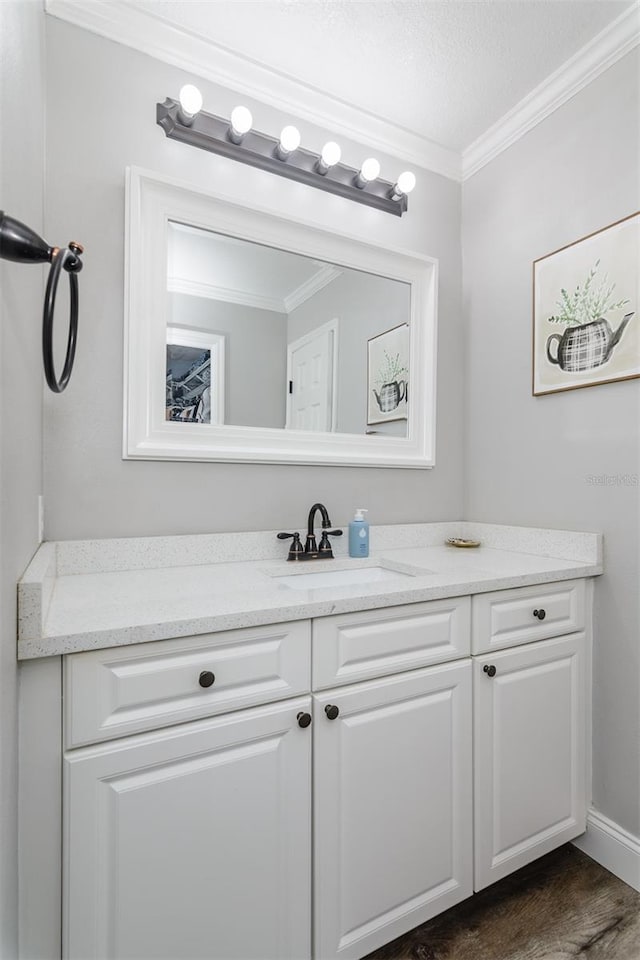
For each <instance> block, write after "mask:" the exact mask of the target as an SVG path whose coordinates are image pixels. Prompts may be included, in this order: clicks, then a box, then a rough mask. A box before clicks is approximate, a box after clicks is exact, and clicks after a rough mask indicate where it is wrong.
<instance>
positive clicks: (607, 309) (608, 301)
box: [532, 212, 640, 397]
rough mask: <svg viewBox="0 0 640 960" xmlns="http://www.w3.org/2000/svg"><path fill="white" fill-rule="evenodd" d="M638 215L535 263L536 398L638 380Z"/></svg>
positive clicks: (604, 228) (609, 226) (633, 215)
mask: <svg viewBox="0 0 640 960" xmlns="http://www.w3.org/2000/svg"><path fill="white" fill-rule="evenodd" d="M638 264H640V212H638V213H633V214H631V215H630V216H628V217H624V218H623V219H622V220H617V221H616V222H615V223H611V224H609V225H608V226H606V227H602V229H600V230H596V231H595V232H594V233H590V234H588V235H587V236H585V237H581V238H580V239H579V240H575V241H574V242H573V243H569V244H567V245H566V246H564V247H560V248H559V249H558V250H554V251H552V252H551V253H548V254H546V255H545V256H544V257H539V258H538V259H537V260H535V261H534V263H533V363H532V380H533V383H532V393H533V396H534V397H539V396H542V395H544V394H548V393H560V392H562V391H565V390H576V389H579V388H581V387H593V386H598V385H600V384H604V383H612V382H614V381H618V380H632V379H635V378H637V377H640V273H639V267H638Z"/></svg>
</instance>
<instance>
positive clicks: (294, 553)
mask: <svg viewBox="0 0 640 960" xmlns="http://www.w3.org/2000/svg"><path fill="white" fill-rule="evenodd" d="M277 537H278V540H289V539H291V540H293V543H292V544H291V546H290V547H289V556H288V557H287V560H299V559H300V557H301V556H302V555H303V554H304V548H303V546H302V544H301V543H300V534H299V533H298V532H297V531H296V532H295V533H279V534H277Z"/></svg>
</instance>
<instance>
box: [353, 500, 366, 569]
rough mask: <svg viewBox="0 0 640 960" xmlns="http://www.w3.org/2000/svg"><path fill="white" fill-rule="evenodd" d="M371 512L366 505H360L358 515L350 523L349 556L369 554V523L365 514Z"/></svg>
mask: <svg viewBox="0 0 640 960" xmlns="http://www.w3.org/2000/svg"><path fill="white" fill-rule="evenodd" d="M365 513H369V511H368V510H365V509H364V507H358V509H357V510H356V515H355V517H354V518H353V520H352V521H351V523H350V524H349V556H350V557H368V556H369V524H368V522H367V521H366V520H365V518H364V514H365Z"/></svg>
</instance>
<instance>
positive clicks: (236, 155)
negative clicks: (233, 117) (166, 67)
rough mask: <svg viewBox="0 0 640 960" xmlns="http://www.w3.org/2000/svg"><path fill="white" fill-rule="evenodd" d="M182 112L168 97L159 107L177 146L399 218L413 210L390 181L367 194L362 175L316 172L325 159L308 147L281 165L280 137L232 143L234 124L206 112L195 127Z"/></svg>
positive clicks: (376, 183)
mask: <svg viewBox="0 0 640 960" xmlns="http://www.w3.org/2000/svg"><path fill="white" fill-rule="evenodd" d="M179 111H180V104H179V103H178V101H177V100H172V99H171V98H170V97H167V99H166V100H165V101H164V103H158V104H156V122H157V123H158V124H159V126H161V127H162V129H163V130H164V132H165V134H166V135H167V137H169V138H170V139H171V140H179V141H181V142H182V143H188V144H190V145H191V146H192V147H199V148H200V149H201V150H208V151H209V153H217V154H219V155H220V156H223V157H229V158H230V159H231V160H239V161H240V163H248V164H249V165H250V166H252V167H258V168H259V169H260V170H268V171H269V173H276V174H278V176H280V177H288V178H289V179H290V180H297V181H298V183H306V184H307V186H309V187H317V188H318V189H319V190H325V191H326V192H327V193H335V194H337V196H339V197H345V198H346V199H347V200H355V202H356V203H364V204H366V205H367V206H369V207H374V208H375V209H376V210H383V211H384V212H385V213H391V214H393V216H396V217H401V216H402V214H403V213H404V212H405V211H406V210H407V197H406V194H403V195H402V196H401V197H400V199H399V200H392V199H391V196H392V194H393V191H394V185H393V184H392V183H389V182H388V181H386V180H380V179H379V178H378V179H376V180H373V181H371V182H370V183H367V185H366V186H365V187H364V188H363V189H361V188H360V187H357V186H356V185H355V181H356V178H357V176H358V173H359V171H358V170H354V168H353V167H348V166H346V165H345V164H343V163H336V164H335V165H334V166H332V167H329V169H328V171H327V172H326V173H325V174H321V173H319V172H318V171H317V169H316V167H317V163H318V160H319V155H318V154H315V153H311V151H309V150H305V149H304V148H303V147H298V149H297V150H295V151H293V152H292V153H291V154H290V155H289V156H288V157H287V158H286V160H279V159H278V157H277V155H276V148H277V146H278V143H279V140H278V139H277V138H276V137H270V136H268V135H267V134H265V133H259V132H258V131H257V130H250V131H249V132H248V133H247V134H245V135H244V137H243V138H242V142H241V143H233V142H232V140H231V139H230V138H229V127H230V122H229V121H228V120H224V119H223V118H222V117H216V116H215V115H214V114H212V113H206V112H205V111H204V110H201V111H200V112H199V113H197V114H196V115H195V117H194V118H193V122H192V123H191V125H190V126H186V125H185V124H184V123H182V122H181V120H180V116H179Z"/></svg>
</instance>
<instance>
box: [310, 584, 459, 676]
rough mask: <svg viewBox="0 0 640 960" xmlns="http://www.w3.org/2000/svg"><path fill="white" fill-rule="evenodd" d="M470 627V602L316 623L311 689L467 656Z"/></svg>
mask: <svg viewBox="0 0 640 960" xmlns="http://www.w3.org/2000/svg"><path fill="white" fill-rule="evenodd" d="M469 622H470V601H469V597H454V598H452V599H450V600H432V601H429V602H427V603H410V604H405V605H403V606H400V607H390V608H388V609H384V610H365V611H363V612H362V613H344V614H339V615H338V616H335V617H323V618H321V619H319V620H314V622H313V654H312V661H313V670H312V672H313V689H314V690H322V689H324V688H326V687H333V686H335V685H336V684H343V683H354V682H355V681H357V680H366V679H369V678H373V677H383V676H386V675H388V674H391V673H397V672H399V671H403V670H413V669H415V668H416V667H423V666H427V665H428V664H431V663H442V662H443V661H446V660H455V659H457V658H459V657H465V656H468V655H469Z"/></svg>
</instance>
